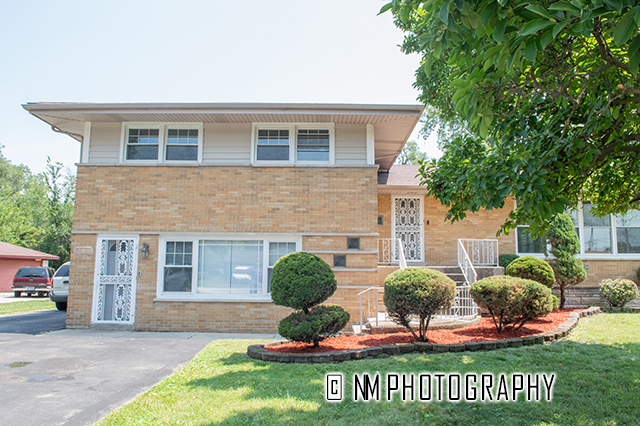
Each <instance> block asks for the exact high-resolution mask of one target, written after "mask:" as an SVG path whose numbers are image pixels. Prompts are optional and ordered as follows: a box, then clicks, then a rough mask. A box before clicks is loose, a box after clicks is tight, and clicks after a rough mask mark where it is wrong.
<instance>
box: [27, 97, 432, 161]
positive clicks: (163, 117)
mask: <svg viewBox="0 0 640 426" xmlns="http://www.w3.org/2000/svg"><path fill="white" fill-rule="evenodd" d="M23 108H24V109H26V110H27V111H29V113H31V114H32V115H34V116H35V117H37V118H39V119H41V120H42V121H44V122H46V123H47V124H49V125H52V126H55V127H57V128H58V129H60V130H62V131H63V132H67V133H70V134H75V135H81V134H82V133H83V131H84V123H85V122H165V123H295V122H297V123H336V124H373V125H374V139H375V162H376V164H379V165H380V168H381V169H383V170H386V169H389V168H390V167H391V165H392V164H393V162H394V161H395V159H396V157H397V156H398V155H399V154H400V150H401V149H402V146H403V145H404V144H405V142H406V141H407V139H408V138H409V135H411V132H412V131H413V128H414V127H415V126H416V124H417V123H418V120H419V119H420V115H421V114H422V111H423V109H424V107H423V106H422V105H368V104H263V103H260V104H257V103H246V104H244V103H180V104H147V103H139V104H138V103H134V104H93V103H28V104H25V105H23ZM71 136H72V137H74V138H75V139H78V140H80V139H81V138H80V137H76V136H74V135H71Z"/></svg>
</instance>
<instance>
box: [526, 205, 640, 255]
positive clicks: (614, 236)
mask: <svg viewBox="0 0 640 426" xmlns="http://www.w3.org/2000/svg"><path fill="white" fill-rule="evenodd" d="M609 220H610V223H611V226H609V227H608V228H609V230H610V232H611V253H586V252H585V244H584V211H583V209H582V203H579V204H578V231H579V236H580V253H578V254H577V255H576V257H578V258H580V259H583V260H640V253H618V232H617V228H618V225H617V223H616V215H615V214H610V215H609ZM520 227H522V228H524V227H526V225H518V228H520ZM596 228H598V227H596ZM601 228H606V227H604V226H603V227H601ZM515 231H516V232H515V242H516V254H517V255H519V256H534V257H539V258H541V259H546V258H550V257H552V256H551V255H549V256H548V257H545V256H544V254H543V253H520V252H519V251H518V247H519V244H518V230H517V228H516V230H515Z"/></svg>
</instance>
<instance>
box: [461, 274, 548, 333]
mask: <svg viewBox="0 0 640 426" xmlns="http://www.w3.org/2000/svg"><path fill="white" fill-rule="evenodd" d="M469 292H470V294H471V297H472V298H473V300H474V301H475V302H476V304H477V305H478V306H480V307H481V308H484V309H486V310H488V311H489V314H490V315H491V317H492V318H493V322H494V324H495V326H496V329H497V331H498V333H500V332H502V331H504V330H511V329H514V328H520V327H522V326H523V325H524V324H525V323H526V322H527V321H531V320H532V319H534V318H537V317H539V316H542V315H547V314H548V313H549V312H551V310H552V309H553V299H552V297H551V296H552V295H551V290H550V289H549V288H548V287H545V286H543V285H542V284H540V283H538V282H536V281H532V280H526V279H523V278H517V277H511V276H505V275H496V276H492V277H487V278H484V279H482V280H479V281H476V282H475V283H473V284H471V288H470V290H469Z"/></svg>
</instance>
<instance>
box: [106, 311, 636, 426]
mask: <svg viewBox="0 0 640 426" xmlns="http://www.w3.org/2000/svg"><path fill="white" fill-rule="evenodd" d="M253 343H257V341H255V340H226V341H216V342H213V343H211V344H210V345H208V346H207V347H206V348H205V349H204V350H203V351H202V352H201V353H200V354H199V355H198V356H197V357H196V358H194V359H193V360H192V361H191V362H189V363H188V364H187V365H186V366H185V367H184V368H183V369H181V370H180V371H178V372H177V373H175V374H174V375H172V376H170V377H169V378H167V379H166V380H164V381H163V382H161V383H160V384H158V385H157V386H155V387H153V388H152V389H151V390H149V391H148V392H146V393H144V394H142V395H141V396H139V397H138V398H136V399H135V400H134V401H133V402H131V403H129V404H127V405H125V406H123V407H121V408H120V409H118V410H116V411H115V412H113V413H111V414H110V415H108V416H106V417H105V418H104V419H102V420H101V422H100V423H99V425H125V424H126V425H132V424H138V425H161V424H163V425H178V424H180V425H182V424H185V425H214V424H222V425H236V424H237V425H253V424H256V425H263V424H264V425H270V424H291V425H298V424H305V425H328V424H331V425H334V424H336V425H365V424H371V425H373V424H375V425H432V424H433V425H514V426H515V425H607V426H614V425H631V424H639V423H640V418H639V417H638V414H639V413H640V409H639V408H638V401H640V315H638V314H601V315H597V316H594V317H589V318H582V319H581V320H580V324H579V325H578V327H577V328H576V329H575V330H574V331H573V333H572V335H571V336H570V337H569V338H567V339H566V340H563V341H561V342H556V343H553V344H549V345H537V346H526V347H520V348H510V349H501V350H496V351H490V352H462V353H444V354H408V355H402V356H394V357H389V358H384V359H371V360H362V361H348V362H344V363H340V364H321V365H307V364H275V363H267V362H262V361H256V360H253V359H249V358H247V357H246V356H245V350H246V347H247V345H249V344H253ZM330 372H340V373H343V374H344V377H345V382H346V383H345V395H346V398H345V400H344V402H340V403H330V402H326V401H325V398H324V377H325V374H326V373H330ZM364 372H369V373H375V372H380V373H381V374H382V375H385V374H386V373H388V372H396V373H411V372H413V373H422V372H459V373H462V374H464V373H467V372H476V373H486V372H491V373H494V374H498V373H507V374H511V373H514V372H522V373H550V372H554V373H556V375H557V377H556V384H555V387H554V390H553V400H552V401H551V402H546V401H545V402H527V401H525V400H524V399H523V394H520V398H519V399H518V401H517V402H504V401H502V402H484V403H483V402H469V403H467V402H458V403H453V402H428V403H423V402H402V401H400V400H399V398H398V397H397V395H396V397H395V398H394V399H393V400H392V401H391V402H352V401H351V400H350V394H351V392H352V391H351V383H352V379H351V378H352V377H353V374H354V373H358V374H361V373H364Z"/></svg>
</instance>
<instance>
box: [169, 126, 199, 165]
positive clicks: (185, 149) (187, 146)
mask: <svg viewBox="0 0 640 426" xmlns="http://www.w3.org/2000/svg"><path fill="white" fill-rule="evenodd" d="M164 159H165V160H167V161H197V160H198V129H172V128H169V129H167V147H166V149H165V157H164Z"/></svg>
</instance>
